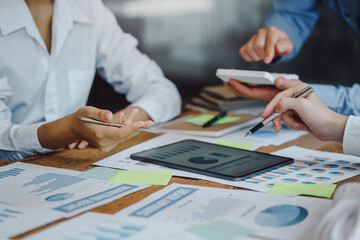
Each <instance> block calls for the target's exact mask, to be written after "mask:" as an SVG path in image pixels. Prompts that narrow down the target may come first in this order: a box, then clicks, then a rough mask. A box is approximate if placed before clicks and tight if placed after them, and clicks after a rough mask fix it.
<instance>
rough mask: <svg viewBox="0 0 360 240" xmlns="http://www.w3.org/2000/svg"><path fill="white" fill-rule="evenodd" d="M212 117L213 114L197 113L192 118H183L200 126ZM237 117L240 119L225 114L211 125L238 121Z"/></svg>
mask: <svg viewBox="0 0 360 240" xmlns="http://www.w3.org/2000/svg"><path fill="white" fill-rule="evenodd" d="M213 117H215V115H214V114H201V115H198V116H195V117H192V118H188V119H186V120H185V122H187V123H191V124H194V125H197V126H202V125H203V124H205V123H206V122H208V121H209V120H211V119H212V118H213ZM239 119H240V117H237V116H225V117H223V118H220V119H219V120H217V121H216V122H214V124H213V125H219V124H226V123H232V122H236V121H238V120H239Z"/></svg>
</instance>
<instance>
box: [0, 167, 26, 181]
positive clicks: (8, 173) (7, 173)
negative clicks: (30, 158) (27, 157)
mask: <svg viewBox="0 0 360 240" xmlns="http://www.w3.org/2000/svg"><path fill="white" fill-rule="evenodd" d="M23 171H25V169H22V168H13V169H10V170H7V171H3V172H0V179H1V178H6V177H16V176H19V175H20V174H21V173H22V172H23Z"/></svg>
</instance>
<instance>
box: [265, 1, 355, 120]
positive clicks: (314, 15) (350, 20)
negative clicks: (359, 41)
mask: <svg viewBox="0 0 360 240" xmlns="http://www.w3.org/2000/svg"><path fill="white" fill-rule="evenodd" d="M323 4H325V5H327V6H328V7H329V8H330V9H331V10H332V11H333V12H334V13H335V14H336V15H337V16H339V17H341V18H343V19H344V21H345V22H346V23H347V24H348V25H349V27H350V28H351V29H352V30H353V31H354V33H355V34H356V35H357V36H359V37H360V1H359V0H301V1H296V0H273V7H274V9H273V11H272V12H271V13H270V14H269V16H268V17H267V20H266V23H265V27H269V26H275V27H276V28H278V29H280V30H282V31H284V32H286V33H287V35H288V36H289V38H290V40H291V42H292V43H293V45H294V49H293V51H292V52H291V53H290V54H289V55H288V56H286V57H283V58H282V59H281V61H286V60H289V59H291V58H294V57H295V56H296V55H297V54H298V53H299V51H300V50H301V47H302V46H303V44H304V42H305V41H306V40H307V38H308V37H309V36H310V34H311V32H312V29H313V27H314V25H315V23H316V21H317V20H318V18H319V13H320V9H321V7H322V5H323ZM311 86H312V87H313V88H314V90H315V92H316V94H317V95H318V96H319V97H320V99H321V100H322V101H323V102H324V103H325V104H326V105H327V106H329V107H330V108H331V109H332V110H334V111H336V112H338V113H341V114H344V115H357V116H359V115H360V85H359V84H355V85H353V86H352V87H344V86H332V85H323V84H311Z"/></svg>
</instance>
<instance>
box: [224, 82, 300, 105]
mask: <svg viewBox="0 0 360 240" xmlns="http://www.w3.org/2000/svg"><path fill="white" fill-rule="evenodd" d="M299 83H301V81H300V80H297V79H293V80H288V79H286V78H283V77H279V78H277V79H276V80H275V83H274V84H275V85H274V86H258V87H248V86H247V85H245V84H243V83H241V82H239V81H237V80H235V79H231V80H230V82H228V83H225V86H226V87H227V88H228V89H229V90H230V91H231V92H233V93H234V94H235V95H237V96H239V97H244V98H250V99H260V100H265V101H270V100H271V99H273V98H274V97H275V96H276V94H278V93H280V92H281V91H282V90H285V89H288V88H290V87H293V86H295V85H297V84H299Z"/></svg>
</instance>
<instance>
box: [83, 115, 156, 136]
mask: <svg viewBox="0 0 360 240" xmlns="http://www.w3.org/2000/svg"><path fill="white" fill-rule="evenodd" d="M79 119H80V120H81V121H83V122H87V123H94V124H99V125H103V126H109V127H124V126H126V124H121V123H116V122H103V121H100V120H96V119H93V118H88V117H79ZM136 131H138V132H145V133H159V132H157V131H155V130H151V129H147V128H139V129H136Z"/></svg>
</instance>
